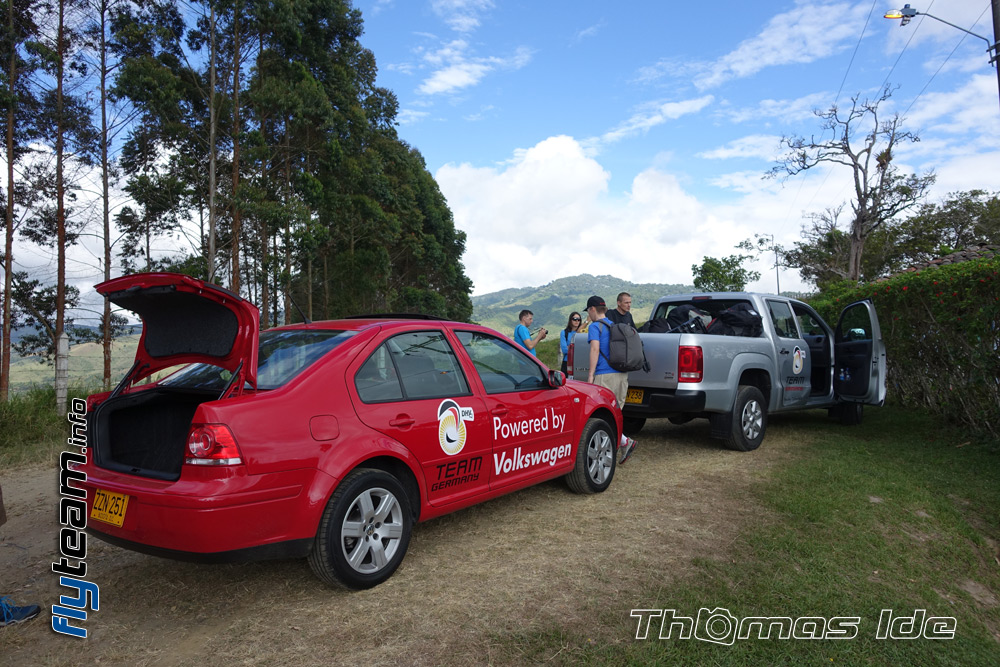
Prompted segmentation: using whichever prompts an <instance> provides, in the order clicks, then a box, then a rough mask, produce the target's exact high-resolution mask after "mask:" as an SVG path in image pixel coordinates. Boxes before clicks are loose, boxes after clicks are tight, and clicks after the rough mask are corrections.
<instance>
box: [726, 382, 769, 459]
mask: <svg viewBox="0 0 1000 667" xmlns="http://www.w3.org/2000/svg"><path fill="white" fill-rule="evenodd" d="M765 431H767V405H766V404H765V403H764V394H762V393H761V391H760V389H758V388H757V387H753V386H750V385H740V388H739V391H738V392H737V393H736V404H735V405H734V406H733V412H732V415H731V416H730V424H729V429H728V432H727V433H726V435H725V441H726V446H727V447H728V448H729V449H735V450H736V451H738V452H750V451H753V450H755V449H757V448H758V447H760V443H762V442H763V441H764V433H765Z"/></svg>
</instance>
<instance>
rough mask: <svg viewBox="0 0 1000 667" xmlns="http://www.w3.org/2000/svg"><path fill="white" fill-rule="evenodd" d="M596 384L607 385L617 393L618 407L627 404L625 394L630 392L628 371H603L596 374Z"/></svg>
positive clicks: (620, 407)
mask: <svg viewBox="0 0 1000 667" xmlns="http://www.w3.org/2000/svg"><path fill="white" fill-rule="evenodd" d="M594 384H598V385H600V386H602V387H607V388H608V389H610V390H611V391H613V392H614V393H615V400H616V401H617V402H618V409H619V410H621V409H622V407H623V406H624V405H625V394H627V393H628V373H602V374H600V375H595V376H594Z"/></svg>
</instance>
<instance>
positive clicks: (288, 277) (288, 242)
mask: <svg viewBox="0 0 1000 667" xmlns="http://www.w3.org/2000/svg"><path fill="white" fill-rule="evenodd" d="M290 124H291V118H286V119H285V318H284V319H285V324H291V323H292V304H291V298H292V216H291V214H290V209H291V205H292V147H291V142H292V138H291V131H290V130H289V125H290Z"/></svg>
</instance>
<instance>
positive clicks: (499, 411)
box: [490, 405, 507, 417]
mask: <svg viewBox="0 0 1000 667" xmlns="http://www.w3.org/2000/svg"><path fill="white" fill-rule="evenodd" d="M490 412H492V413H493V415H494V416H496V417H503V416H504V415H505V414H507V406H505V405H498V406H497V407H495V408H493V409H492V410H490Z"/></svg>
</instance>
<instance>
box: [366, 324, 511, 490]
mask: <svg viewBox="0 0 1000 667" xmlns="http://www.w3.org/2000/svg"><path fill="white" fill-rule="evenodd" d="M352 384H353V386H354V392H355V395H356V397H357V401H358V403H357V404H356V405H357V408H356V411H357V413H358V417H359V418H360V419H361V421H363V422H364V423H365V424H367V425H368V426H370V427H371V428H374V429H376V430H378V431H380V432H382V433H384V434H386V435H387V436H389V437H390V438H392V439H394V440H396V441H397V442H400V443H402V444H403V445H404V446H406V447H407V449H409V450H410V451H411V452H413V454H414V456H415V457H416V458H417V460H418V461H419V462H420V466H421V470H422V472H423V475H424V481H425V485H426V488H427V500H428V502H429V503H430V504H431V505H447V504H448V503H453V502H457V501H460V500H463V499H465V498H468V497H470V496H474V495H476V494H479V493H482V492H484V491H486V490H487V489H488V488H489V479H490V466H489V458H490V454H491V452H492V449H493V437H492V434H491V431H490V420H489V415H488V414H487V411H486V406H485V404H484V403H483V400H482V399H481V398H480V397H478V396H476V395H475V394H474V393H473V391H472V390H471V388H470V384H469V381H468V378H466V377H465V373H464V371H463V370H462V367H461V364H460V363H459V361H458V359H457V358H456V356H455V351H454V349H453V348H452V346H451V345H450V344H449V342H448V339H447V338H446V336H445V335H444V333H443V332H441V331H437V330H434V331H408V332H405V333H399V334H396V335H394V336H391V337H389V338H388V339H386V340H384V341H382V342H381V343H380V344H378V345H377V346H376V347H375V348H374V350H373V351H371V352H369V354H368V355H367V357H366V358H365V360H364V361H363V362H362V363H361V364H360V365H359V366H357V369H356V372H355V373H354V378H353V383H352Z"/></svg>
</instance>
